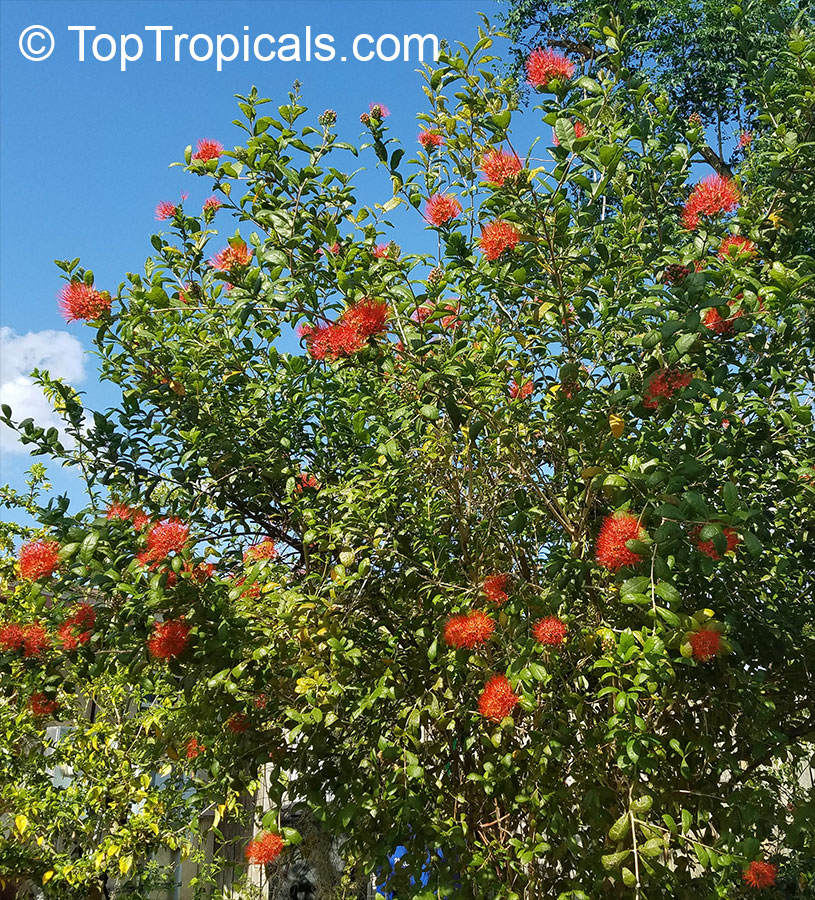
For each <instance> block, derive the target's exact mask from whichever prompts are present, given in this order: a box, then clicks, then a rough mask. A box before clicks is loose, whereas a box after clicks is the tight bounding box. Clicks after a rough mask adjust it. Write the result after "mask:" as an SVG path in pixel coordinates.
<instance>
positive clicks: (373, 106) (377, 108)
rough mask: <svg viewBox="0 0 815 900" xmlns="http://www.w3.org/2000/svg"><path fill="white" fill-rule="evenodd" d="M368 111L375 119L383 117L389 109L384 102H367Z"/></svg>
mask: <svg viewBox="0 0 815 900" xmlns="http://www.w3.org/2000/svg"><path fill="white" fill-rule="evenodd" d="M368 111H369V112H370V114H371V115H372V116H373V117H374V118H375V119H385V118H387V117H388V116H389V115H390V114H391V111H390V110H389V109H388V107H387V106H385V104H384V103H369V104H368Z"/></svg>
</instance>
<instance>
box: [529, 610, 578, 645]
mask: <svg viewBox="0 0 815 900" xmlns="http://www.w3.org/2000/svg"><path fill="white" fill-rule="evenodd" d="M568 630H569V628H568V626H567V625H566V623H565V622H564V621H563V620H562V619H559V618H558V617H557V616H547V617H546V618H545V619H541V620H540V621H539V622H536V623H535V624H534V626H533V627H532V634H534V635H535V640H536V641H538V643H540V644H547V645H549V646H550V647H557V646H558V645H559V644H562V643H563V642H564V641H565V640H566V632H567V631H568Z"/></svg>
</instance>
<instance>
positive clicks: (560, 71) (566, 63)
mask: <svg viewBox="0 0 815 900" xmlns="http://www.w3.org/2000/svg"><path fill="white" fill-rule="evenodd" d="M573 75H574V63H573V62H572V61H571V60H570V59H567V58H566V57H565V56H564V55H563V54H562V53H557V52H556V51H555V50H544V49H543V48H541V47H539V48H538V49H537V50H533V51H532V52H531V53H530V54H529V56H528V57H527V60H526V80H527V81H528V82H529V84H531V85H532V87H544V88H545V87H548V86H549V84H550V83H551V82H553V81H568V80H569V79H570V78H571V77H572V76H573Z"/></svg>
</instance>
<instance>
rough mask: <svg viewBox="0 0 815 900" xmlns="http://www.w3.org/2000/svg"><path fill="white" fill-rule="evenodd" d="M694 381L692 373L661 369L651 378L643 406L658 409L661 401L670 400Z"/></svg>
mask: <svg viewBox="0 0 815 900" xmlns="http://www.w3.org/2000/svg"><path fill="white" fill-rule="evenodd" d="M692 380H693V375H692V374H691V373H690V372H679V371H677V370H676V369H660V370H659V371H658V372H655V373H654V374H653V375H652V376H651V380H650V381H649V382H648V386H647V387H646V389H645V393H644V394H643V397H642V405H643V406H645V407H647V408H648V409H656V407H657V406H659V402H660V400H670V399H671V397H672V396H673V395H674V394H675V393H676V392H677V391H678V390H681V389H682V388H684V387H687V386H688V385H689V384H690V383H691V381H692Z"/></svg>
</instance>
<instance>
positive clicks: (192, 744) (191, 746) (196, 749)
mask: <svg viewBox="0 0 815 900" xmlns="http://www.w3.org/2000/svg"><path fill="white" fill-rule="evenodd" d="M206 749H207V748H206V747H205V746H204V745H203V744H202V743H200V742H199V740H198V738H196V737H192V738H190V739H189V740H188V741H187V745H186V747H185V748H184V755H185V756H186V757H187V759H195V758H196V757H197V756H200V755H201V754H202V753H203V752H204V751H205V750H206Z"/></svg>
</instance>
